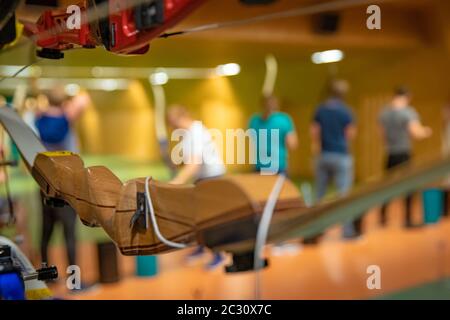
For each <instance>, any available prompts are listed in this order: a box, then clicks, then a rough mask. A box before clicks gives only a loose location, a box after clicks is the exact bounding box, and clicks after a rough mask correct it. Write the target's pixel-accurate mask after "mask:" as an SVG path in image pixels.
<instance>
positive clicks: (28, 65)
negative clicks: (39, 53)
mask: <svg viewBox="0 0 450 320" xmlns="http://www.w3.org/2000/svg"><path fill="white" fill-rule="evenodd" d="M40 60H41V59H37V60H36V61H33V62H31V63H29V64H27V65H25V66H23V67H22V68H20V69H19V70H17V71H16V72H14V74H13V75H12V76H11V77H3V78H0V83H1V82H2V81H4V80H6V79H10V78H15V77H17V76H18V75H19V74H21V73H22V72H23V71H24V70H26V69H28V68H29V67H31V66H33V65H35V64H36V63H38V62H39V61H40Z"/></svg>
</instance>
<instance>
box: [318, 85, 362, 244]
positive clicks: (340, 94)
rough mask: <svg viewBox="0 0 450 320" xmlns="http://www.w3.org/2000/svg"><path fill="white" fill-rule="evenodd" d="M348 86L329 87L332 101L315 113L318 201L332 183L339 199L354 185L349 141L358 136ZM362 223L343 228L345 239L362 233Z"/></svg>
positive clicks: (356, 222) (321, 106) (328, 101)
mask: <svg viewBox="0 0 450 320" xmlns="http://www.w3.org/2000/svg"><path fill="white" fill-rule="evenodd" d="M348 90H349V85H348V83H347V82H346V81H344V80H335V81H333V82H332V83H331V84H330V87H329V98H328V99H327V100H326V101H325V102H323V103H322V104H321V105H320V106H319V107H318V108H317V110H316V113H315V115H314V120H313V123H312V125H311V137H312V148H313V154H314V155H315V156H316V157H317V165H316V184H317V200H319V201H320V200H322V199H323V197H324V196H325V194H326V191H327V187H328V184H329V183H330V182H331V181H332V180H333V181H334V183H335V185H336V188H337V191H338V193H339V195H340V196H344V195H346V194H347V193H348V192H349V191H350V189H351V188H352V185H353V158H352V156H351V154H350V153H349V141H350V140H352V139H353V138H354V137H355V135H356V127H355V124H354V119H353V115H352V112H351V111H350V109H349V107H348V106H347V105H346V103H345V101H344V99H345V96H346V94H347V92H348ZM355 229H360V221H359V220H358V221H355V223H354V224H351V223H350V224H346V225H345V226H344V236H345V237H353V236H355V233H359V230H355Z"/></svg>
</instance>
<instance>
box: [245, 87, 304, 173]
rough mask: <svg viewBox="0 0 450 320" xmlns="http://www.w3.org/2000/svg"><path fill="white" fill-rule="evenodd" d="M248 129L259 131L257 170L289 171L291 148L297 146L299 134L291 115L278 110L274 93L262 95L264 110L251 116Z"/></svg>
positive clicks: (257, 134)
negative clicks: (266, 95)
mask: <svg viewBox="0 0 450 320" xmlns="http://www.w3.org/2000/svg"><path fill="white" fill-rule="evenodd" d="M249 128H250V129H252V130H254V131H255V133H256V135H255V138H256V141H254V142H255V148H256V150H255V151H256V166H255V168H256V170H257V171H259V172H263V173H274V174H275V173H287V168H288V151H292V150H295V149H297V147H298V137H297V132H296V130H295V126H294V123H293V121H292V119H291V117H290V116H289V115H288V114H286V113H283V112H280V111H279V103H278V99H277V98H276V97H275V96H268V97H264V98H263V112H262V113H261V114H256V115H254V116H252V118H251V119H250V123H249Z"/></svg>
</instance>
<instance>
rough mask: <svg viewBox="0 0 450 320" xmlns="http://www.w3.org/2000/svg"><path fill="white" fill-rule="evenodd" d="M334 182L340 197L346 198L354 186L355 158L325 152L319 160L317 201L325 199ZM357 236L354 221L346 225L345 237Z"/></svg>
mask: <svg viewBox="0 0 450 320" xmlns="http://www.w3.org/2000/svg"><path fill="white" fill-rule="evenodd" d="M331 182H334V184H335V186H336V189H337V192H338V194H339V196H341V197H342V196H345V195H346V194H347V193H348V192H349V191H350V189H351V188H352V186H353V158H352V156H350V155H348V154H341V153H334V152H323V153H322V154H321V155H320V156H319V158H318V159H317V164H316V183H317V186H316V187H317V200H318V201H320V200H322V199H323V197H324V196H325V194H326V193H327V188H328V185H329V184H330V183H331ZM353 234H355V228H354V225H353V223H352V221H349V222H348V223H346V224H345V225H344V236H349V237H351V236H352V235H353Z"/></svg>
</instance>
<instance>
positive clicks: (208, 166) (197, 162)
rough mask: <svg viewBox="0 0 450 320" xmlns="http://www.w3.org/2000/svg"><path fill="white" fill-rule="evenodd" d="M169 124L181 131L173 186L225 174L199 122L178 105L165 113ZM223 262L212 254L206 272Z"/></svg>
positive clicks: (200, 252) (200, 250)
mask: <svg viewBox="0 0 450 320" xmlns="http://www.w3.org/2000/svg"><path fill="white" fill-rule="evenodd" d="M167 120H168V123H169V125H170V126H171V127H172V128H173V129H175V130H177V129H178V130H180V129H181V131H180V132H181V133H182V135H181V137H182V142H181V146H182V163H183V166H182V168H181V169H180V170H179V172H178V173H177V174H176V176H175V177H174V178H173V179H172V181H171V183H172V184H186V183H190V182H193V183H196V182H199V181H201V180H205V179H212V178H218V177H220V176H223V175H224V174H225V172H226V170H225V166H224V164H223V161H222V159H221V157H220V153H219V152H218V149H217V147H216V146H215V144H214V141H213V139H212V136H211V134H210V133H209V132H208V130H207V128H205V126H204V125H203V124H202V122H200V121H197V120H194V119H193V118H192V116H191V114H190V113H189V111H188V110H187V109H186V107H184V106H181V105H173V106H171V107H169V109H168V110H167ZM204 252H205V249H204V247H202V246H199V247H197V249H195V250H194V251H193V252H192V253H191V254H189V256H188V260H189V261H192V260H194V259H197V258H199V257H201V256H202V255H203V254H204ZM222 261H223V257H222V255H221V254H220V253H214V255H213V259H212V260H211V261H210V262H209V263H208V264H207V266H206V267H207V269H213V268H215V267H217V266H219V265H220V264H221V263H222Z"/></svg>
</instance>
